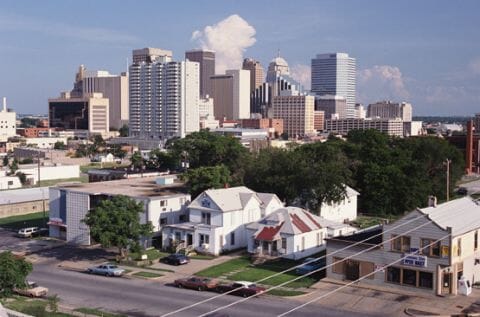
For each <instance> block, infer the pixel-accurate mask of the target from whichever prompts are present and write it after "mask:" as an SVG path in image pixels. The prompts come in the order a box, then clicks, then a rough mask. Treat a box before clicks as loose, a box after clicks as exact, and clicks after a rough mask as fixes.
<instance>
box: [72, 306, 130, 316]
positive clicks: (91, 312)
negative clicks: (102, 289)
mask: <svg viewBox="0 0 480 317" xmlns="http://www.w3.org/2000/svg"><path fill="white" fill-rule="evenodd" d="M73 311H77V312H79V313H83V314H88V315H95V316H103V317H127V315H121V314H112V313H107V312H104V311H103V310H99V309H96V308H87V307H80V308H76V309H74V310H73Z"/></svg>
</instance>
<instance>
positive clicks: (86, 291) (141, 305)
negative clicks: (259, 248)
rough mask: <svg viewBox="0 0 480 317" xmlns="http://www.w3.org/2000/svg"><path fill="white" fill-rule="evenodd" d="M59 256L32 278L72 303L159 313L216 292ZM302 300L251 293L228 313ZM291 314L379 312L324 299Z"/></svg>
mask: <svg viewBox="0 0 480 317" xmlns="http://www.w3.org/2000/svg"><path fill="white" fill-rule="evenodd" d="M57 263H58V260H57V259H53V258H52V259H50V260H47V261H42V262H41V263H36V264H34V271H33V272H32V274H31V275H30V277H29V279H31V280H34V281H36V282H38V283H39V284H40V285H42V286H46V287H48V288H49V293H50V294H58V295H59V297H60V299H61V304H64V305H68V306H69V307H72V308H78V307H92V308H99V309H104V310H108V311H114V312H118V313H123V314H126V315H128V316H138V317H140V316H160V315H162V314H165V313H168V312H171V311H174V310H176V309H179V308H181V307H184V306H187V305H190V304H192V303H194V302H198V301H201V300H203V299H206V298H209V297H213V296H215V295H216V293H211V292H197V291H192V290H185V289H178V288H175V287H172V286H167V285H164V284H163V283H162V282H160V281H151V280H141V279H136V278H125V277H123V278H108V277H104V276H97V275H89V274H85V273H81V272H74V271H67V270H63V269H60V268H58V267H56V265H57ZM239 298H240V297H236V296H229V295H226V296H223V297H220V298H218V299H215V300H212V301H211V302H208V303H205V304H202V305H199V306H197V307H194V308H192V309H190V310H188V311H183V312H181V313H177V314H175V316H198V315H200V314H203V313H206V312H209V311H211V310H213V309H215V308H217V307H220V306H222V305H226V304H228V303H231V302H233V301H236V300H238V299H239ZM297 304H298V302H297V301H295V300H291V299H284V298H278V297H273V296H262V297H260V298H252V299H250V300H248V301H246V302H244V303H240V304H237V305H235V306H233V307H231V308H228V309H225V310H224V311H222V312H223V313H227V314H228V316H232V317H234V316H238V317H240V316H242V317H244V316H259V317H261V316H277V315H278V314H281V313H283V312H285V311H287V310H289V309H291V308H293V307H295V306H296V305H297ZM289 316H327V317H330V316H331V317H334V316H335V317H337V316H365V317H366V316H374V315H366V314H352V313H351V312H346V311H340V310H334V309H331V308H327V307H322V306H319V305H309V306H307V307H305V308H303V309H301V310H299V311H297V312H294V313H292V314H290V315H289Z"/></svg>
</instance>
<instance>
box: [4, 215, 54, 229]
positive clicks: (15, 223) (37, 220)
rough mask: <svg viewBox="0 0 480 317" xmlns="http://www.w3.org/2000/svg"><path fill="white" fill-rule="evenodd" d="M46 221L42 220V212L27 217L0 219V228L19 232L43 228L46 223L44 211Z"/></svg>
mask: <svg viewBox="0 0 480 317" xmlns="http://www.w3.org/2000/svg"><path fill="white" fill-rule="evenodd" d="M45 215H46V217H47V220H44V219H43V211H40V212H35V213H32V214H27V215H19V216H11V217H6V218H0V227H3V228H8V229H12V230H19V229H21V228H25V227H45V223H46V222H47V221H48V211H45Z"/></svg>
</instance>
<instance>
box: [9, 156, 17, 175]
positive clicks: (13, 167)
mask: <svg viewBox="0 0 480 317" xmlns="http://www.w3.org/2000/svg"><path fill="white" fill-rule="evenodd" d="M17 170H18V161H17V159H16V158H14V159H13V161H12V163H11V164H10V174H15V172H16V171H17Z"/></svg>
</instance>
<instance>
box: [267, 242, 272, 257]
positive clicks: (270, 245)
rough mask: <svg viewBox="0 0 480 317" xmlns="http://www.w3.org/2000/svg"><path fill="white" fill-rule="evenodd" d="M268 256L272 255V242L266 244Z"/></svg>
mask: <svg viewBox="0 0 480 317" xmlns="http://www.w3.org/2000/svg"><path fill="white" fill-rule="evenodd" d="M268 254H269V255H272V242H269V243H268Z"/></svg>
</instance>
